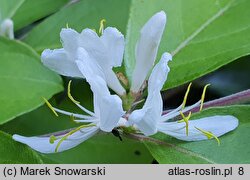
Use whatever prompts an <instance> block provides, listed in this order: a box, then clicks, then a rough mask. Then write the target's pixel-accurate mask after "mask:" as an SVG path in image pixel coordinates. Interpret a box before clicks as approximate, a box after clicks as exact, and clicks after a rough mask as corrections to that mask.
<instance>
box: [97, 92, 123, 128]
mask: <svg viewBox="0 0 250 180" xmlns="http://www.w3.org/2000/svg"><path fill="white" fill-rule="evenodd" d="M99 107H100V129H101V130H103V131H106V132H110V131H112V129H113V128H114V127H116V126H117V124H118V121H119V120H120V118H121V117H122V115H123V114H124V111H123V108H122V100H121V99H120V98H119V97H118V96H117V95H110V96H106V97H103V98H102V100H101V101H100V102H99Z"/></svg>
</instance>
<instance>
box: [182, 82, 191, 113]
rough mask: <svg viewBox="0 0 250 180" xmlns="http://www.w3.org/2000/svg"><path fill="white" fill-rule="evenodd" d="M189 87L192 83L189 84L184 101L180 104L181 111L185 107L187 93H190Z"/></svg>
mask: <svg viewBox="0 0 250 180" xmlns="http://www.w3.org/2000/svg"><path fill="white" fill-rule="evenodd" d="M191 85H192V83H189V85H188V88H187V91H186V93H185V96H184V99H183V102H182V109H184V108H185V105H186V102H187V97H188V93H189V91H190V87H191Z"/></svg>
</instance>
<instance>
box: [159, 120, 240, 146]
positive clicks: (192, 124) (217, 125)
mask: <svg viewBox="0 0 250 180" xmlns="http://www.w3.org/2000/svg"><path fill="white" fill-rule="evenodd" d="M238 124H239V121H238V119H237V118H236V117H234V116H211V117H205V118H201V119H196V120H190V121H189V133H188V136H187V135H186V130H185V128H183V127H185V124H184V123H178V122H165V123H159V124H158V125H157V127H158V131H161V132H163V133H165V134H167V135H170V136H173V137H175V138H177V139H180V140H184V141H199V140H205V139H207V137H206V136H205V135H204V134H203V133H201V132H200V131H199V130H197V129H196V128H200V129H202V130H205V131H208V132H211V133H213V134H214V135H215V136H217V137H219V136H221V135H223V134H225V133H228V132H230V131H232V130H234V129H235V128H236V127H237V126H238Z"/></svg>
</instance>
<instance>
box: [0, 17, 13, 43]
mask: <svg viewBox="0 0 250 180" xmlns="http://www.w3.org/2000/svg"><path fill="white" fill-rule="evenodd" d="M0 36H5V37H8V38H9V39H14V25H13V21H12V20H11V19H5V20H3V21H2V22H1V21H0Z"/></svg>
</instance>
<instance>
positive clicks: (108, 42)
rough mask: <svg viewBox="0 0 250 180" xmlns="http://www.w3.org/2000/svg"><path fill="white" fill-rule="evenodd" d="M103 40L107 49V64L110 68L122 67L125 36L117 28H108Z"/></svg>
mask: <svg viewBox="0 0 250 180" xmlns="http://www.w3.org/2000/svg"><path fill="white" fill-rule="evenodd" d="M101 40H102V42H103V44H104V45H105V47H106V53H107V54H108V59H107V62H105V63H108V64H109V66H110V67H117V66H121V64H122V59H123V52H124V46H125V42H124V36H123V35H122V33H121V32H119V31H118V30H117V29H116V28H112V27H107V28H106V29H105V30H104V32H103V35H102V36H101Z"/></svg>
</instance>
